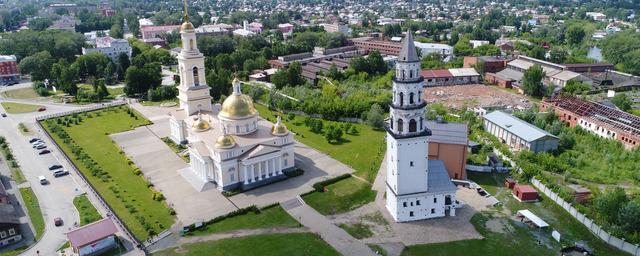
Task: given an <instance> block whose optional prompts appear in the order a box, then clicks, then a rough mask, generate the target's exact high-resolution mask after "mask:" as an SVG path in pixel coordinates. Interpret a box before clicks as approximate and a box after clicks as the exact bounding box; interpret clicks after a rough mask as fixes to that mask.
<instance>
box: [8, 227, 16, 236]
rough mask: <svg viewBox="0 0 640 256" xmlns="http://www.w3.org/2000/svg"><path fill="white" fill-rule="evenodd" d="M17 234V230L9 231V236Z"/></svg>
mask: <svg viewBox="0 0 640 256" xmlns="http://www.w3.org/2000/svg"><path fill="white" fill-rule="evenodd" d="M15 234H16V230H15V229H13V228H12V229H9V235H10V236H12V235H15Z"/></svg>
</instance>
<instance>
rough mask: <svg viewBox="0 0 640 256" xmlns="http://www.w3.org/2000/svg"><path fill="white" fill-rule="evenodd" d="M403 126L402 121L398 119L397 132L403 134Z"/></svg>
mask: <svg viewBox="0 0 640 256" xmlns="http://www.w3.org/2000/svg"><path fill="white" fill-rule="evenodd" d="M403 125H404V124H403V123H402V119H398V131H399V132H403V127H402V126H403Z"/></svg>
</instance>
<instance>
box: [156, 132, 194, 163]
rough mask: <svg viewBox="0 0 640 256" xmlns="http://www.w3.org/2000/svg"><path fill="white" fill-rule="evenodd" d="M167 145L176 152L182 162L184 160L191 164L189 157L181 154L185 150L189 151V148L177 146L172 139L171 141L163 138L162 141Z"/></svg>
mask: <svg viewBox="0 0 640 256" xmlns="http://www.w3.org/2000/svg"><path fill="white" fill-rule="evenodd" d="M161 140H162V141H163V142H164V143H165V144H167V146H169V147H170V148H171V150H173V152H175V153H176V154H177V155H178V156H179V157H180V158H182V160H184V161H185V162H187V163H188V162H189V155H188V154H187V155H184V154H180V153H181V152H182V151H184V150H185V149H187V147H185V146H183V145H180V144H176V143H175V142H173V140H172V139H170V138H169V137H163V138H162V139H161Z"/></svg>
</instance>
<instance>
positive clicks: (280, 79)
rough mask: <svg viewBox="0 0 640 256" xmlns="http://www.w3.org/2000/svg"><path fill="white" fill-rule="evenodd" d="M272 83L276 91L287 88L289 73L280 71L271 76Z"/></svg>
mask: <svg viewBox="0 0 640 256" xmlns="http://www.w3.org/2000/svg"><path fill="white" fill-rule="evenodd" d="M271 82H272V83H273V84H274V85H275V86H276V89H282V88H283V87H285V86H287V84H288V83H287V71H285V70H284V69H280V70H278V71H276V73H275V74H273V75H272V76H271Z"/></svg>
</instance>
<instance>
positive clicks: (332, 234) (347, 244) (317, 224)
mask: <svg viewBox="0 0 640 256" xmlns="http://www.w3.org/2000/svg"><path fill="white" fill-rule="evenodd" d="M281 205H282V207H283V208H284V209H285V210H286V211H287V212H288V213H289V214H290V215H291V216H293V217H294V218H295V219H297V220H298V221H299V222H300V223H302V225H304V226H305V227H308V228H309V229H310V230H311V231H313V232H314V233H318V234H319V235H320V237H321V238H322V240H324V241H326V242H327V243H329V245H331V246H332V247H333V248H335V249H336V250H337V251H338V252H340V253H341V254H342V255H357V256H360V255H376V254H375V253H374V252H373V251H371V249H369V247H368V246H367V245H365V244H364V243H362V242H361V241H359V240H357V239H355V238H353V237H352V236H351V235H349V234H348V233H347V232H346V231H344V230H343V229H341V228H339V227H337V226H335V225H333V223H331V221H330V220H329V219H327V217H325V216H324V215H322V214H320V213H319V212H317V211H316V210H315V209H313V208H311V206H308V205H307V204H305V203H304V201H302V199H301V198H300V197H296V198H293V199H291V200H287V201H285V202H282V203H281Z"/></svg>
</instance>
